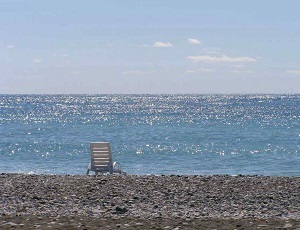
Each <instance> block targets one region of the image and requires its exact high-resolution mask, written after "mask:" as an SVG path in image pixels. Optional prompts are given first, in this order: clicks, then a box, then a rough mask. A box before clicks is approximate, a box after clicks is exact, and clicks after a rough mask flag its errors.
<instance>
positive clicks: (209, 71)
mask: <svg viewBox="0 0 300 230" xmlns="http://www.w3.org/2000/svg"><path fill="white" fill-rule="evenodd" d="M212 72H215V70H214V69H190V70H187V71H186V73H189V74H193V73H212Z"/></svg>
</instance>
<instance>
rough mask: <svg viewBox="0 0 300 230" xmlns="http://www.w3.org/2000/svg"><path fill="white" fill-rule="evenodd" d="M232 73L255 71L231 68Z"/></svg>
mask: <svg viewBox="0 0 300 230" xmlns="http://www.w3.org/2000/svg"><path fill="white" fill-rule="evenodd" d="M228 72H230V73H253V71H251V70H229V71H228Z"/></svg>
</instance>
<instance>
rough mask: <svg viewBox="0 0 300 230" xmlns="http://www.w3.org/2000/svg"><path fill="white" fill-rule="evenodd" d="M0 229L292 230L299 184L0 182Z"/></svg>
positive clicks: (157, 179) (260, 180) (21, 178)
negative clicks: (275, 229) (278, 229)
mask: <svg viewBox="0 0 300 230" xmlns="http://www.w3.org/2000/svg"><path fill="white" fill-rule="evenodd" d="M0 194H1V202H0V228H1V229H6V228H7V229H9V228H12V227H14V228H34V229H49V228H53V229H75V228H76V229H274V228H282V229H300V177H270V176H243V175H238V176H229V175H213V176H200V175H195V176H194V175H191V176H189V175H167V176H164V175H159V176H156V175H145V176H137V175H126V176H124V175H122V176H120V175H97V176H81V175H27V174H26V175H25V174H11V173H7V174H6V173H2V174H1V175H0Z"/></svg>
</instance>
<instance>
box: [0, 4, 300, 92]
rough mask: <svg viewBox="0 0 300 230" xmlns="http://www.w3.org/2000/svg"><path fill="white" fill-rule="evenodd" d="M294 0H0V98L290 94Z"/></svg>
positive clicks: (293, 87) (299, 27)
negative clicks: (12, 95)
mask: <svg viewBox="0 0 300 230" xmlns="http://www.w3.org/2000/svg"><path fill="white" fill-rule="evenodd" d="M299 10H300V1H298V0H289V1H283V0H282V1H279V0H278V1H269V0H264V1H258V0H252V1H239V0H236V1H233V0H224V1H223V0H219V1H217V0H207V1H202V0H195V1H193V0H191V1H176V0H173V1H168V0H164V1H161V0H160V1H156V0H151V1H137V0H119V1H114V0H110V1H101V0H85V1H77V0H72V1H71V0H64V1H61V0H60V1H57V0H52V1H39V0H23V1H22V0H0V81H1V83H0V93H1V94H9V93H50V94H52V93H88V94H94V93H99V94H102V93H171V94H176V93H300V14H299Z"/></svg>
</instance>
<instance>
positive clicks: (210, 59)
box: [187, 55, 256, 63]
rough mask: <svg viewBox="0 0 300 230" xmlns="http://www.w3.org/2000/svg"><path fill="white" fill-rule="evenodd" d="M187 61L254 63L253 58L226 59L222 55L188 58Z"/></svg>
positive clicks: (226, 57)
mask: <svg viewBox="0 0 300 230" xmlns="http://www.w3.org/2000/svg"><path fill="white" fill-rule="evenodd" d="M187 59H188V60H189V61H191V62H236V63H238V62H256V59H255V58H250V57H228V56H226V55H222V56H221V57H216V56H207V55H203V56H188V57H187Z"/></svg>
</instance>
